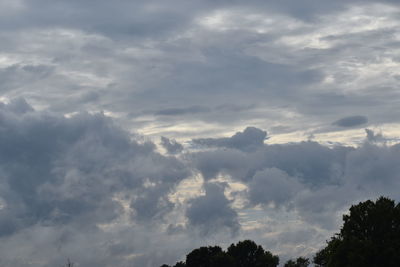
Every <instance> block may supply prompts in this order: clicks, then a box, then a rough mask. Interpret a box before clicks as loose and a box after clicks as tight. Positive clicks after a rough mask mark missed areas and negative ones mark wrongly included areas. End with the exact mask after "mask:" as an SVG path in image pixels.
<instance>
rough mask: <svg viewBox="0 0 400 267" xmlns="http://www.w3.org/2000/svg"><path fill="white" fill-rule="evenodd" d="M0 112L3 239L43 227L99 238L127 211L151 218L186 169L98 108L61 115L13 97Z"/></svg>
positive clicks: (157, 218) (167, 206)
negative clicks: (104, 228)
mask: <svg viewBox="0 0 400 267" xmlns="http://www.w3.org/2000/svg"><path fill="white" fill-rule="evenodd" d="M0 117H1V122H0V129H1V130H0V137H1V138H0V140H1V142H0V147H1V153H0V159H1V165H0V172H1V180H0V192H1V204H2V205H1V206H2V207H1V209H0V225H1V227H0V229H1V231H0V236H1V237H2V238H7V239H13V238H14V237H15V236H18V235H19V234H20V233H23V232H24V231H25V232H26V231H28V232H29V231H31V229H34V228H38V229H39V228H40V229H42V230H44V228H43V227H50V228H60V229H61V228H65V227H67V228H70V229H71V230H72V231H76V232H78V233H79V232H81V231H89V232H97V233H98V235H99V237H100V236H102V231H101V228H99V226H100V225H107V224H112V223H113V222H115V221H118V220H120V219H121V218H122V217H123V216H125V215H124V214H126V213H127V212H128V214H130V218H129V221H131V222H132V223H134V222H137V223H139V222H140V223H143V222H144V223H146V224H155V225H158V224H160V223H161V221H162V218H163V217H164V216H165V215H166V214H167V213H168V212H170V211H171V209H172V208H173V206H174V205H173V203H172V202H170V201H169V199H168V194H169V193H171V192H172V190H173V189H174V187H175V186H176V185H177V184H178V183H179V182H180V181H181V180H183V179H185V178H186V177H188V175H189V174H190V171H189V170H188V168H187V167H186V166H185V165H184V164H182V163H181V162H179V161H178V160H177V159H175V158H173V157H164V156H162V155H160V154H158V153H157V152H155V145H154V144H152V143H149V142H147V143H138V142H137V141H134V140H132V139H131V138H130V137H129V135H128V134H127V133H126V132H125V131H123V130H121V129H120V128H119V127H117V126H116V125H115V124H114V123H113V122H112V121H111V120H110V119H109V118H107V117H105V116H104V115H102V114H96V115H90V114H87V113H86V114H85V113H82V114H78V115H75V116H72V117H70V118H65V117H63V116H57V115H51V114H49V113H42V112H37V111H34V110H33V109H32V108H31V107H30V106H29V105H28V104H27V103H26V102H25V101H23V100H21V99H20V100H16V101H11V102H10V104H3V105H2V106H1V108H0ZM129 202H130V204H129ZM129 208H130V211H129ZM127 209H128V210H127ZM49 231H52V230H51V229H49ZM73 235H75V233H74V234H73ZM33 238H34V237H33ZM15 242H17V241H15ZM32 242H34V241H32ZM49 242H56V240H51V239H50V240H49ZM65 242H67V243H68V240H66V241H65ZM49 245H50V244H49ZM80 245H81V244H79V243H77V244H76V246H78V247H79V246H80ZM130 253H134V251H132V252H130ZM77 257H79V255H77ZM43 260H45V259H43ZM96 260H97V259H93V262H92V263H90V264H89V265H88V266H92V265H91V264H94V262H95V261H96ZM21 266H22V265H21ZM93 266H94V265H93Z"/></svg>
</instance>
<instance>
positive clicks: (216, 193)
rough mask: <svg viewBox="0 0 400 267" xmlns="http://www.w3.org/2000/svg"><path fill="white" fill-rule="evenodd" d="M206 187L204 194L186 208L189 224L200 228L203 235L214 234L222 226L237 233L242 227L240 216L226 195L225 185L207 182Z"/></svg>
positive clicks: (191, 201)
mask: <svg viewBox="0 0 400 267" xmlns="http://www.w3.org/2000/svg"><path fill="white" fill-rule="evenodd" d="M204 189H205V195H204V196H200V197H197V198H195V199H192V200H190V201H189V207H188V209H187V210H186V216H187V218H188V220H189V226H190V227H196V228H198V229H199V230H200V233H201V234H202V235H208V234H213V233H215V232H217V231H220V229H221V228H226V229H227V230H228V231H230V232H231V233H232V234H236V233H237V231H238V230H239V227H240V226H239V222H238V218H237V217H238V216H237V213H236V211H235V210H234V209H232V208H231V207H230V201H229V200H228V199H227V198H226V197H225V195H224V186H223V185H220V184H215V183H207V184H205V185H204Z"/></svg>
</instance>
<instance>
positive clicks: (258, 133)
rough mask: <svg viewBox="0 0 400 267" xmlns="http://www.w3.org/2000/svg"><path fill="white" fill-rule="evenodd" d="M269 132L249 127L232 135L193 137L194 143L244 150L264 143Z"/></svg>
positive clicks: (253, 148) (252, 148) (255, 147)
mask: <svg viewBox="0 0 400 267" xmlns="http://www.w3.org/2000/svg"><path fill="white" fill-rule="evenodd" d="M265 139H267V132H266V131H263V130H261V129H258V128H256V127H247V128H246V129H244V131H243V132H237V133H236V134H234V135H233V136H231V137H222V138H201V139H193V140H192V142H193V143H194V144H198V145H202V146H208V147H227V148H236V149H239V150H243V151H249V150H250V151H251V150H255V149H257V148H258V147H260V146H262V145H263V144H264V140H265Z"/></svg>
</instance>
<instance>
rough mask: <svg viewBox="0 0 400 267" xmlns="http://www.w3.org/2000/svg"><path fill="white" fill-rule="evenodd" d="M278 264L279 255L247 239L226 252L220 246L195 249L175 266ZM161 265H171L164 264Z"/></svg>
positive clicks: (268, 266) (272, 266)
mask: <svg viewBox="0 0 400 267" xmlns="http://www.w3.org/2000/svg"><path fill="white" fill-rule="evenodd" d="M278 264H279V258H278V256H274V255H272V253H271V252H269V251H264V249H263V248H262V247H261V246H258V245H257V244H256V243H254V242H253V241H250V240H245V241H242V242H239V243H237V244H236V245H235V244H231V245H230V247H229V248H228V250H227V251H226V252H225V251H223V250H222V249H221V248H220V247H218V246H213V247H212V246H209V247H200V248H197V249H194V250H193V251H192V252H190V253H189V254H188V255H186V262H178V263H176V264H175V266H174V267H276V266H278ZM161 267H170V266H169V265H166V264H164V265H162V266H161Z"/></svg>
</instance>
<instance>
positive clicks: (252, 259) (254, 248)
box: [227, 240, 279, 267]
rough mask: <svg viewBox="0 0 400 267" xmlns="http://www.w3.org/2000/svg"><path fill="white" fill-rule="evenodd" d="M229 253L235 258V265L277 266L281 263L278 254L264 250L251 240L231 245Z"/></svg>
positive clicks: (253, 266) (239, 266) (251, 266)
mask: <svg viewBox="0 0 400 267" xmlns="http://www.w3.org/2000/svg"><path fill="white" fill-rule="evenodd" d="M227 254H228V255H230V256H231V257H232V258H233V259H234V262H235V265H234V266H235V267H276V266H278V264H279V257H278V256H274V255H272V253H271V252H269V251H264V249H263V248H262V247H261V246H258V245H257V244H256V243H254V242H253V241H251V240H245V241H240V242H238V243H237V244H236V245H234V244H232V245H230V246H229V248H228V251H227Z"/></svg>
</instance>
